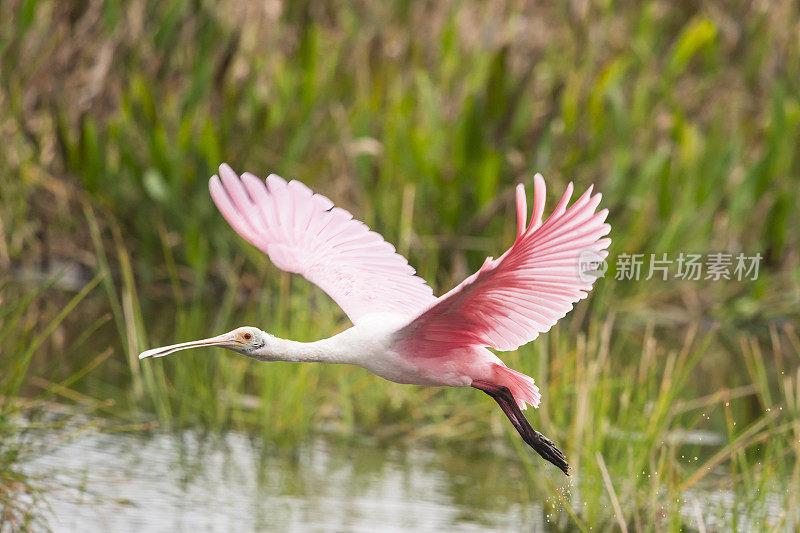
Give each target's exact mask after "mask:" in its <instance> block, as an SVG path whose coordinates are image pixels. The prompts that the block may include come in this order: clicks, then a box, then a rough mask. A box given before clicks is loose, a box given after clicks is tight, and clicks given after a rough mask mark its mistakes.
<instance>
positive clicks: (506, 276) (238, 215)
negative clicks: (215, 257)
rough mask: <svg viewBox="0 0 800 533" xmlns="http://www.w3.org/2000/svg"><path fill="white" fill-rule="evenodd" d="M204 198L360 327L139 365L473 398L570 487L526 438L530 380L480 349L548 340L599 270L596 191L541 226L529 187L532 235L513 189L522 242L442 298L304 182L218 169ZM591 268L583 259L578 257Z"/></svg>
mask: <svg viewBox="0 0 800 533" xmlns="http://www.w3.org/2000/svg"><path fill="white" fill-rule="evenodd" d="M219 170H220V172H219V177H217V176H216V175H215V176H213V177H212V178H211V180H210V182H209V189H210V191H211V197H212V198H213V200H214V203H216V204H217V207H218V208H219V210H220V211H221V212H222V215H223V216H224V217H225V219H226V220H227V221H228V223H229V224H230V225H231V226H233V228H234V229H235V230H236V231H237V232H238V233H239V235H241V236H242V237H244V238H245V239H246V240H247V241H249V242H250V243H251V244H253V245H254V246H256V247H257V248H259V249H260V250H261V251H262V252H264V253H265V254H267V255H268V256H269V258H270V259H271V260H272V262H273V263H275V265H276V266H277V267H278V268H280V269H282V270H285V271H288V272H294V273H296V274H300V275H302V276H303V277H304V278H306V279H307V280H308V281H310V282H311V283H315V284H316V285H317V286H319V287H320V288H321V289H322V290H324V291H325V292H326V293H327V294H328V295H329V296H330V297H331V298H333V300H334V301H336V303H338V304H339V305H340V306H341V308H342V309H343V310H344V312H345V313H346V314H347V316H348V317H349V318H350V320H351V321H352V322H353V324H354V326H353V327H351V328H349V329H347V330H345V331H343V332H342V333H339V334H338V335H334V336H333V337H330V338H327V339H323V340H319V341H316V342H296V341H292V340H286V339H281V338H278V337H275V336H273V335H270V334H268V333H265V332H264V331H261V330H260V329H258V328H255V327H240V328H237V329H234V330H233V331H231V332H229V333H225V334H223V335H219V336H217V337H211V338H208V339H203V340H198V341H193V342H184V343H181V344H173V345H171V346H164V347H162V348H155V349H152V350H147V351H146V352H142V353H141V354H140V355H139V358H140V359H145V358H148V357H162V356H165V355H169V354H171V353H174V352H177V351H179V350H185V349H187V348H198V347H202V346H221V347H223V348H228V349H230V350H233V351H235V352H238V353H240V354H242V355H245V356H247V357H250V358H252V359H256V360H259V361H290V362H322V363H344V364H351V365H357V366H360V367H363V368H365V369H367V370H369V371H370V372H373V373H374V374H377V375H378V376H380V377H382V378H385V379H388V380H390V381H394V382H397V383H408V384H415V385H431V386H448V387H470V386H471V387H475V388H476V389H480V390H482V391H483V392H485V393H486V394H488V395H489V396H491V397H492V398H494V400H495V401H496V402H497V403H498V404H499V405H500V407H501V408H502V410H503V412H504V413H505V414H506V416H508V418H509V420H511V423H512V424H514V427H515V428H516V429H517V431H518V432H519V434H520V435H521V436H522V438H523V439H524V440H525V442H526V443H528V444H529V445H530V446H531V447H532V448H533V449H534V450H536V451H537V452H538V453H539V455H541V456H542V457H543V458H544V459H546V460H548V461H550V462H551V463H553V464H554V465H556V466H557V467H558V468H560V469H561V470H562V471H563V472H564V473H565V474H568V468H569V467H568V465H567V462H566V460H565V458H564V454H563V453H562V452H561V451H560V450H559V449H558V448H557V447H556V446H555V445H554V444H553V443H552V442H551V441H550V440H549V439H547V438H546V437H545V436H544V435H542V434H541V433H539V432H538V431H536V430H534V429H533V428H532V427H531V425H530V423H529V422H528V420H527V419H526V418H525V416H524V415H523V414H522V409H525V408H526V404H530V405H532V406H534V407H538V406H539V401H540V399H541V395H540V394H539V389H538V387H537V386H536V384H535V383H534V381H533V378H530V377H528V376H526V375H525V374H522V373H520V372H517V371H516V370H512V369H510V368H508V367H506V365H505V364H504V363H503V361H501V360H500V358H499V357H497V356H496V355H495V354H494V353H492V352H491V351H489V350H488V349H487V347H491V348H495V349H497V350H515V349H516V348H517V347H519V346H521V345H523V344H525V343H527V342H529V341H531V340H533V339H535V338H536V337H537V336H538V335H539V333H542V332H545V331H548V330H549V329H550V327H551V326H553V324H555V323H556V321H558V319H559V318H561V317H563V316H564V315H565V314H567V312H569V310H570V309H572V306H573V304H574V303H575V302H577V301H578V300H581V299H583V298H585V297H586V296H587V291H589V290H590V289H591V288H592V281H593V278H591V277H590V278H589V279H588V281H587V278H586V276H585V275H582V271H581V265H580V264H579V263H580V259H579V258H580V257H581V256H582V255H583V254H584V253H587V252H591V253H592V254H594V257H598V256H599V257H605V256H606V255H607V251H606V249H607V248H608V245H609V244H610V242H611V240H610V239H609V238H604V236H605V235H606V234H607V233H608V232H609V231H610V226H609V225H608V224H606V223H605V218H606V216H607V214H608V211H607V210H606V209H603V210H601V211H599V212H595V210H596V209H597V206H598V204H599V203H600V198H601V195H600V194H595V195H592V188H591V187H590V188H589V190H587V191H586V192H585V193H584V194H583V195H582V196H581V197H580V198H579V199H578V200H577V201H576V202H575V203H574V204H572V206H570V207H567V203H568V202H569V200H570V198H571V196H572V183H570V184H569V185H568V186H567V190H566V192H565V193H564V196H562V198H561V201H560V202H559V203H558V205H556V208H555V210H554V211H553V213H552V214H551V215H550V217H549V218H548V219H547V220H546V221H544V222H542V214H543V212H544V204H545V184H544V179H543V178H542V176H541V175H540V174H536V176H535V177H534V196H533V217H532V220H531V223H530V225H527V226H526V217H527V204H526V198H525V189H524V187H523V186H522V185H518V186H517V189H516V195H517V196H516V206H517V237H516V240H515V242H514V244H513V245H512V246H511V248H509V249H508V251H506V252H505V253H504V254H503V255H502V256H500V257H499V258H497V259H493V258H492V257H489V258H487V259H486V261H485V262H484V264H483V266H482V267H481V268H480V269H479V270H478V271H477V272H476V273H474V274H473V275H471V276H469V277H468V278H467V279H465V280H464V281H463V282H461V284H459V285H458V286H457V287H455V288H454V289H452V290H451V291H450V292H448V293H447V294H445V295H443V296H440V297H439V298H436V297H435V296H434V295H433V290H432V289H431V288H430V287H429V286H428V285H426V284H425V281H424V280H423V279H422V278H420V277H418V276H415V275H414V273H415V271H414V269H413V268H412V267H411V266H409V264H408V262H407V261H406V259H405V258H404V257H403V256H401V255H400V254H398V253H396V252H395V249H394V247H393V246H392V245H390V244H389V243H387V242H386V241H384V240H383V238H382V237H381V236H380V235H379V234H377V233H375V232H372V231H370V230H369V228H368V227H367V226H366V225H365V224H364V223H362V222H359V221H357V220H355V219H354V218H353V216H352V215H351V214H350V213H348V212H347V211H345V210H344V209H340V208H338V207H334V206H333V202H331V201H330V200H329V199H328V198H326V197H324V196H322V195H319V194H314V193H313V192H312V191H311V190H310V189H309V188H308V187H306V186H305V185H303V184H302V183H300V182H299V181H291V182H289V183H287V182H286V181H284V180H283V179H282V178H280V177H279V176H276V175H274V174H271V175H270V176H269V177H267V179H266V180H261V179H259V178H257V177H256V176H254V175H252V174H249V173H245V174H243V175H242V176H241V178H240V177H239V176H238V175H237V174H236V173H235V172H234V171H233V170H232V169H231V168H230V167H229V166H228V165H226V164H223V165H222V166H220V169H219ZM584 257H585V256H584Z"/></svg>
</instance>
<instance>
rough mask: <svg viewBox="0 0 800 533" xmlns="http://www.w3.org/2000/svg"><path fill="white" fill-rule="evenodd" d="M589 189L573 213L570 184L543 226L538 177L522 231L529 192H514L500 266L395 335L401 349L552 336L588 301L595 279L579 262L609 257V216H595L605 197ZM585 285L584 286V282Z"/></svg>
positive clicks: (513, 344) (442, 350)
mask: <svg viewBox="0 0 800 533" xmlns="http://www.w3.org/2000/svg"><path fill="white" fill-rule="evenodd" d="M591 192H592V189H591V188H589V190H588V191H586V193H585V194H584V195H583V196H581V197H580V198H579V199H578V200H577V201H576V202H575V203H574V204H573V205H572V206H571V207H570V208H569V209H566V206H567V202H569V199H570V197H571V196H572V183H570V184H569V186H568V187H567V190H566V192H565V193H564V196H563V197H562V198H561V201H560V202H559V203H558V205H557V206H556V208H555V211H553V214H552V215H551V216H550V218H548V219H547V221H546V222H545V223H544V224H542V213H543V212H544V202H545V185H544V179H543V178H542V176H541V175H539V174H537V175H536V177H535V178H534V207H533V219H532V220H531V225H530V226H528V227H527V228H526V227H525V217H526V214H527V206H526V202H525V189H524V187H523V186H522V185H518V186H517V228H518V229H517V239H516V241H515V242H514V244H513V246H512V247H511V248H510V249H509V250H508V251H507V252H506V253H505V254H503V255H502V256H501V257H500V258H499V259H496V260H493V259H492V258H491V257H489V258H487V259H486V262H485V263H484V264H483V266H482V267H481V268H480V270H478V272H476V273H475V274H473V275H471V276H470V277H468V278H467V279H465V280H464V281H463V282H462V283H461V284H460V285H458V286H457V287H455V288H454V289H453V290H451V291H450V292H449V293H447V294H445V295H444V296H442V297H441V298H439V299H438V300H437V301H436V303H435V304H433V306H432V307H430V308H429V309H428V310H426V311H425V312H424V313H422V314H421V315H420V316H419V317H417V318H416V319H414V320H413V321H412V322H411V323H410V324H409V325H408V326H406V327H405V328H403V329H402V330H400V331H399V332H398V342H400V343H402V344H403V345H404V346H406V348H407V349H408V350H409V351H410V352H411V353H415V354H419V355H423V356H440V355H446V354H447V353H448V352H450V351H451V350H453V349H457V348H464V347H467V346H490V347H493V348H496V349H498V350H514V349H516V348H517V347H519V346H521V345H523V344H525V343H527V342H529V341H532V340H533V339H535V338H536V337H538V335H539V333H542V332H545V331H548V330H549V329H550V327H552V326H553V324H555V323H556V322H557V321H558V319H559V318H561V317H563V316H564V315H566V314H567V313H568V312H569V311H570V309H572V306H573V304H574V303H575V302H577V301H578V300H581V299H583V298H586V296H587V291H589V290H591V288H592V282H593V281H594V279H593V278H589V279H590V280H589V281H587V280H586V274H584V275H583V276H582V275H581V274H582V272H581V268H580V263H581V262H582V260H585V259H586V258H587V256H589V258H590V259H592V260H598V259H601V258H605V257H606V256H607V254H608V252H607V251H606V248H608V245H609V244H610V243H611V239H608V238H601V237H603V236H604V235H606V234H607V233H608V232H609V231H610V229H611V227H610V226H609V225H608V224H605V223H604V221H605V218H606V215H607V214H608V210H606V209H603V210H602V211H600V212H598V213H595V209H597V205H598V204H599V203H600V198H601V195H600V194H596V195H594V196H592V195H591ZM582 277H583V278H584V279H581V278H582Z"/></svg>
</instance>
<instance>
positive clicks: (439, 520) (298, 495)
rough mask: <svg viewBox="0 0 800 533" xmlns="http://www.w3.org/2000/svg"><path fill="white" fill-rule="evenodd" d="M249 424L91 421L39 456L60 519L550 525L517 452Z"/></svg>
mask: <svg viewBox="0 0 800 533" xmlns="http://www.w3.org/2000/svg"><path fill="white" fill-rule="evenodd" d="M464 455H465V454H464V453H463V451H461V452H458V451H457V452H456V453H453V451H452V450H451V451H450V453H447V452H446V451H445V450H442V451H440V452H435V451H432V450H427V449H423V448H411V449H409V448H390V449H388V450H387V449H384V448H382V447H380V446H377V445H375V446H373V445H353V444H333V443H329V442H324V441H316V442H314V443H313V444H310V445H305V446H301V447H299V448H297V449H295V450H288V451H287V450H284V451H276V450H275V449H270V448H269V447H266V446H264V444H263V443H261V441H259V440H257V439H250V438H249V437H247V436H246V435H244V434H241V433H234V432H231V433H228V434H227V435H226V436H225V437H224V438H216V439H211V440H209V439H206V438H199V437H198V436H197V434H195V433H192V432H184V433H180V434H177V435H166V434H156V435H154V436H152V437H151V438H142V437H141V436H135V435H131V434H124V433H122V434H120V433H117V434H103V433H94V432H93V433H84V434H81V435H79V436H77V437H75V438H72V439H70V440H68V441H67V442H65V443H63V444H61V445H57V446H55V447H52V448H51V449H49V450H47V451H45V452H44V453H42V454H39V455H38V456H36V457H35V458H33V459H32V460H31V461H29V462H28V463H27V464H26V466H25V470H26V472H27V473H28V474H30V475H34V476H40V477H41V478H42V479H43V480H46V482H47V483H48V485H49V486H50V487H51V489H50V491H49V492H48V493H47V496H46V504H47V506H49V514H46V515H45V516H48V519H47V520H46V521H45V523H46V525H47V527H49V528H50V529H51V530H52V531H56V532H59V531H118V532H125V531H136V532H141V531H376V530H380V531H412V530H413V531H442V530H447V531H512V530H513V531H543V530H545V519H544V514H543V508H542V505H541V503H540V502H541V501H542V498H541V497H535V496H533V495H530V494H529V490H528V489H526V488H525V485H526V483H525V482H524V479H523V475H522V474H521V473H520V472H519V471H518V468H515V466H514V461H511V460H509V459H502V458H497V457H485V458H484V460H475V459H476V458H475V457H464Z"/></svg>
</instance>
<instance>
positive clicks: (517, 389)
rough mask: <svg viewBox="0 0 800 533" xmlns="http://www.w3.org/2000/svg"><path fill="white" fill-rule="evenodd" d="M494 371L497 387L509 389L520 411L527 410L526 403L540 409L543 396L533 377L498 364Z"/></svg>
mask: <svg viewBox="0 0 800 533" xmlns="http://www.w3.org/2000/svg"><path fill="white" fill-rule="evenodd" d="M494 371H495V380H494V381H493V382H494V383H495V384H496V385H502V386H504V387H508V389H509V390H510V391H511V394H513V395H514V399H515V400H516V401H517V405H519V408H520V409H527V407H528V406H527V405H525V404H526V403H527V404H530V405H532V406H533V407H539V400H541V398H542V395H541V394H540V393H539V387H537V386H536V383H534V381H533V378H532V377H529V376H526V375H525V374H523V373H522V372H517V371H516V370H513V369H511V368H508V367H507V366H502V365H498V364H496V363H495V365H494Z"/></svg>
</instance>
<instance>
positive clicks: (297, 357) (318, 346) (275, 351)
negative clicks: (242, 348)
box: [245, 336, 351, 363]
mask: <svg viewBox="0 0 800 533" xmlns="http://www.w3.org/2000/svg"><path fill="white" fill-rule="evenodd" d="M245 355H247V356H248V357H252V358H253V359H258V360H259V361H286V362H289V363H349V362H350V361H349V360H348V359H349V357H348V356H350V355H351V354H348V353H346V351H345V350H344V349H343V347H342V346H340V343H339V342H337V341H336V339H335V337H331V338H329V339H322V340H319V341H315V342H298V341H290V340H288V339H281V338H280V337H272V336H270V338H269V340H268V341H267V343H266V344H265V345H264V346H263V347H261V348H258V349H256V350H253V351H252V352H249V353H245Z"/></svg>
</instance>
